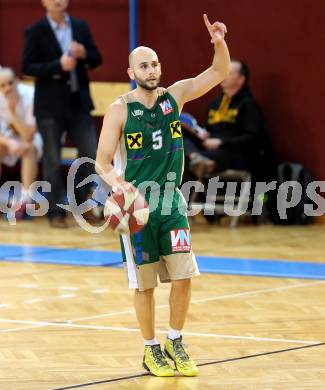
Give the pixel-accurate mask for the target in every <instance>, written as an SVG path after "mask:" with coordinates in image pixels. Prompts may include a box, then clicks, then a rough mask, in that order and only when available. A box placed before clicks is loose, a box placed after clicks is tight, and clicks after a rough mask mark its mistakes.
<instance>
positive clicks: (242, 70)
mask: <svg viewBox="0 0 325 390" xmlns="http://www.w3.org/2000/svg"><path fill="white" fill-rule="evenodd" d="M231 61H234V62H238V63H239V64H240V70H239V72H240V74H241V75H243V76H244V77H245V84H247V83H248V80H249V76H250V70H249V67H248V65H247V64H246V62H244V61H242V60H238V59H237V58H232V59H231Z"/></svg>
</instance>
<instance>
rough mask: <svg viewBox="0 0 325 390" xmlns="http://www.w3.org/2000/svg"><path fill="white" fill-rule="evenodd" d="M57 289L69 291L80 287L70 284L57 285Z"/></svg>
mask: <svg viewBox="0 0 325 390" xmlns="http://www.w3.org/2000/svg"><path fill="white" fill-rule="evenodd" d="M58 289H60V290H71V291H77V290H79V289H80V287H72V286H71V287H70V286H59V287H58Z"/></svg>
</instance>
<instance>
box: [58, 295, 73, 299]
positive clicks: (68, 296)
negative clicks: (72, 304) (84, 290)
mask: <svg viewBox="0 0 325 390" xmlns="http://www.w3.org/2000/svg"><path fill="white" fill-rule="evenodd" d="M75 296H76V294H64V295H59V296H58V298H60V299H67V298H73V297H75Z"/></svg>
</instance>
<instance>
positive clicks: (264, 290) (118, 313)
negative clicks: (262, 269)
mask: <svg viewBox="0 0 325 390" xmlns="http://www.w3.org/2000/svg"><path fill="white" fill-rule="evenodd" d="M318 284H325V280H320V281H317V282H308V283H297V284H293V285H289V286H288V285H286V286H280V287H272V288H264V289H259V290H252V291H245V292H241V293H234V294H228V295H218V296H215V297H209V298H202V299H193V300H192V301H191V305H192V304H198V303H205V302H210V301H218V300H223V299H231V298H239V297H243V296H250V295H258V294H263V293H268V292H273V291H283V290H289V289H293V288H300V287H309V286H314V285H318ZM167 307H169V305H157V306H156V309H163V308H167ZM134 312H135V311H134V309H128V310H123V311H118V312H111V313H103V314H97V315H94V316H88V317H79V318H74V319H72V320H69V322H79V321H84V320H92V319H96V318H104V317H111V316H116V315H121V314H130V313H134Z"/></svg>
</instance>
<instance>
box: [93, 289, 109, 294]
mask: <svg viewBox="0 0 325 390" xmlns="http://www.w3.org/2000/svg"><path fill="white" fill-rule="evenodd" d="M107 291H108V289H107V288H100V289H98V290H92V291H91V292H92V293H94V294H101V293H105V292H107Z"/></svg>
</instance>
